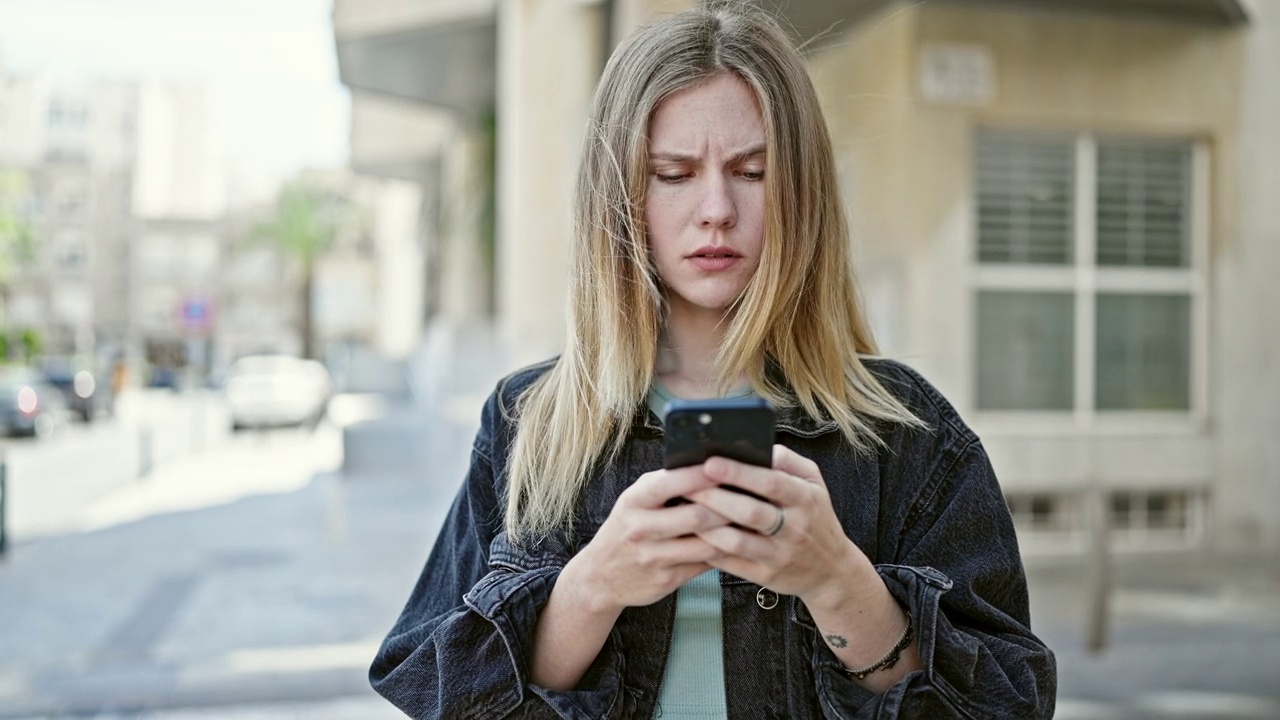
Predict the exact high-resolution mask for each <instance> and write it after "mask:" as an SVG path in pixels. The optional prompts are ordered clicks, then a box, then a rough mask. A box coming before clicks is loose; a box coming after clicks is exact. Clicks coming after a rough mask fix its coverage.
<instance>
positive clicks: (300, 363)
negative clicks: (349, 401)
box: [227, 355, 333, 430]
mask: <svg viewBox="0 0 1280 720" xmlns="http://www.w3.org/2000/svg"><path fill="white" fill-rule="evenodd" d="M332 392H333V383H332V381H331V380H330V378H329V371H328V370H326V369H325V367H324V365H321V364H320V363H318V362H316V361H315V360H302V359H300V358H296V357H291V356H288V355H248V356H245V357H242V358H240V359H239V360H237V361H235V362H234V363H232V365H231V369H230V370H229V371H228V373H227V401H228V403H229V405H230V407H231V425H232V427H233V428H234V429H236V430H240V429H243V428H250V427H278V426H289V425H308V424H309V425H312V426H314V425H315V424H316V423H319V422H320V419H321V418H322V417H324V413H325V408H326V407H327V406H328V403H329V397H330V395H331V394H332Z"/></svg>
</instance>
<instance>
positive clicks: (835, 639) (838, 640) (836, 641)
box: [827, 635, 849, 649]
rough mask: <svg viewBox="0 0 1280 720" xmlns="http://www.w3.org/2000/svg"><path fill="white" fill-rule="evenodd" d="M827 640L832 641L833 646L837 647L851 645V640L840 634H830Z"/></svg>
mask: <svg viewBox="0 0 1280 720" xmlns="http://www.w3.org/2000/svg"><path fill="white" fill-rule="evenodd" d="M827 642H829V643H831V647H833V648H837V649H839V648H845V647H849V641H848V640H845V639H844V638H842V637H840V636H839V635H828V636H827Z"/></svg>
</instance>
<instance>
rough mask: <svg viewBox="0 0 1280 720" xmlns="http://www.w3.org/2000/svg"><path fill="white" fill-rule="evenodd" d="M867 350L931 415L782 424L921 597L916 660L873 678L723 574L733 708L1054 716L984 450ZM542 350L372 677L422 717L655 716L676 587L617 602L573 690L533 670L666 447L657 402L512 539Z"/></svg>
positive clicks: (1049, 666)
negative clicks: (549, 683) (539, 522)
mask: <svg viewBox="0 0 1280 720" xmlns="http://www.w3.org/2000/svg"><path fill="white" fill-rule="evenodd" d="M867 365H868V367H869V369H871V371H872V372H873V373H875V374H876V376H877V377H878V378H879V379H880V381H881V382H882V383H883V384H884V385H885V387H886V388H887V389H888V390H889V391H890V392H892V393H894V394H895V395H896V396H897V397H898V398H900V399H901V400H902V401H903V402H904V403H905V404H906V405H907V406H908V407H909V408H910V409H911V410H912V411H913V412H915V413H916V415H917V416H918V417H919V418H920V419H922V420H924V421H925V422H926V423H927V424H928V426H929V428H928V429H927V430H915V429H910V428H906V427H904V426H902V425H899V424H888V423H880V424H879V426H878V430H879V432H880V433H881V437H882V438H883V440H884V441H885V444H886V445H885V447H882V448H880V449H879V450H878V451H876V452H874V453H865V452H864V453H856V452H855V451H854V450H853V448H852V447H851V446H850V445H849V443H848V442H847V441H846V440H845V438H844V437H843V435H842V434H841V433H840V431H839V429H838V428H837V427H836V425H835V423H834V422H831V421H823V420H815V419H813V418H810V417H808V416H806V415H804V414H803V412H802V411H799V410H795V409H791V410H783V411H782V412H780V413H779V419H778V424H777V442H779V443H781V444H783V445H786V446H787V447H789V448H791V449H792V450H794V451H796V452H797V453H799V454H801V455H804V456H805V457H808V458H810V459H812V460H813V461H815V462H816V463H817V464H818V466H819V467H820V468H821V471H822V477H823V478H824V480H825V481H826V484H827V487H828V489H829V491H830V496H831V500H832V503H833V505H834V508H835V512H836V515H837V516H838V517H839V519H840V522H841V524H842V525H843V527H844V530H845V532H846V533H847V534H848V536H849V537H850V538H851V539H852V540H853V541H854V542H855V543H857V545H858V547H860V548H861V549H862V551H863V552H864V553H866V555H867V557H868V558H870V559H871V561H872V562H873V563H875V565H876V569H877V570H878V571H879V573H880V575H881V577H882V578H883V579H884V581H885V584H886V585H887V586H888V588H889V591H890V592H891V593H892V594H893V595H894V597H895V598H896V599H897V600H898V602H900V603H901V604H902V605H903V607H905V608H909V609H910V611H911V615H912V618H913V619H914V624H915V627H916V638H917V642H918V647H919V653H920V660H921V662H922V664H923V670H919V671H915V672H911V673H909V674H907V675H906V676H905V677H904V678H902V680H901V681H899V682H898V683H897V684H896V685H894V686H893V687H892V688H890V689H889V690H887V691H885V692H883V693H880V694H873V693H872V692H870V691H868V690H866V689H864V688H862V687H861V686H860V685H858V684H857V683H855V682H854V681H853V680H852V679H851V678H850V677H849V676H848V675H847V674H846V673H845V672H844V670H843V666H842V665H841V663H840V661H839V660H838V659H836V657H835V655H833V654H832V653H831V651H830V650H829V649H828V648H827V646H826V644H825V643H824V642H823V641H822V640H821V637H820V633H819V632H818V630H817V628H816V627H815V626H814V622H813V619H812V617H811V616H810V615H809V612H808V611H807V610H806V608H805V606H804V603H802V602H801V601H800V600H799V599H798V598H795V597H792V596H783V597H781V598H779V597H778V596H777V594H776V593H774V592H773V591H772V590H769V589H767V588H761V587H760V586H757V585H754V584H752V583H750V582H747V581H746V580H743V579H741V578H737V577H734V576H732V575H730V574H728V573H721V590H722V617H723V628H724V669H725V677H724V683H725V695H726V700H727V703H728V705H727V706H728V715H729V717H730V718H742V719H744V720H746V719H747V718H750V719H751V720H756V719H759V718H788V719H794V720H808V719H809V718H896V717H911V718H948V717H961V718H1042V717H1044V718H1047V717H1051V716H1052V714H1053V709H1054V700H1055V692H1056V686H1057V673H1056V667H1055V663H1054V657H1053V654H1052V653H1051V652H1050V651H1049V649H1048V648H1047V647H1045V645H1044V643H1042V642H1041V641H1040V640H1039V639H1038V638H1037V637H1036V636H1035V635H1034V634H1032V632H1031V629H1030V617H1029V610H1028V603H1027V586H1026V577H1025V575H1024V572H1023V568H1022V561H1021V559H1020V557H1019V553H1018V545H1017V538H1016V537H1015V536H1014V530H1013V524H1012V522H1011V519H1010V516H1009V511H1008V508H1007V506H1006V505H1005V501H1004V497H1003V495H1002V494H1001V491H1000V487H999V485H998V484H997V483H996V478H995V475H994V473H993V471H992V469H991V465H990V463H989V462H988V460H987V456H986V453H985V451H984V450H983V448H982V445H981V443H980V442H979V441H978V438H977V437H976V436H975V435H974V433H973V432H972V431H971V430H970V429H969V428H968V427H966V426H965V424H964V423H963V422H962V421H961V420H960V418H959V417H958V415H957V414H956V412H955V410H954V409H952V407H951V406H950V405H949V404H948V403H947V401H946V400H945V399H944V398H943V397H942V396H941V395H940V394H939V393H938V391H937V390H935V389H934V388H933V387H932V386H931V385H930V384H929V383H928V382H926V381H925V380H924V379H923V378H921V377H920V376H919V375H917V374H916V373H915V372H914V371H912V370H910V369H909V368H907V367H905V366H904V365H901V364H899V363H896V362H891V361H885V360H872V361H868V363H867ZM548 367H550V365H549V364H546V363H544V364H542V365H538V366H534V367H531V368H527V369H525V370H522V371H519V372H516V373H514V374H513V375H511V376H508V377H507V378H505V379H504V380H502V381H501V382H500V383H499V384H498V386H497V388H496V390H495V391H494V393H493V394H492V395H491V396H490V397H489V399H488V401H487V402H486V404H485V406H484V410H483V412H482V417H481V427H480V430H479V432H478V434H477V436H476V440H475V445H474V447H473V449H472V453H471V466H470V469H469V471H468V473H467V477H466V481H465V483H464V484H463V487H462V488H461V490H460V491H459V493H458V495H457V497H456V499H455V500H454V502H453V506H452V508H451V510H450V512H449V515H448V517H447V519H446V520H445V523H444V526H443V528H442V529H441V531H440V535H439V537H438V539H437V540H436V543H435V546H434V547H433V549H432V551H431V555H430V558H429V559H428V560H427V564H426V568H425V569H424V570H423V572H422V575H421V577H420V578H419V579H418V582H417V585H416V586H415V587H414V589H413V593H412V595H411V596H410V598H409V601H408V604H407V605H406V606H405V608H404V611H403V612H402V614H401V616H400V618H399V620H398V621H397V622H396V624H395V627H394V628H393V629H392V630H391V633H390V634H389V635H388V636H387V638H386V640H385V641H384V642H383V644H382V647H381V649H380V650H379V651H378V654H377V657H376V658H375V659H374V662H373V666H372V667H371V668H370V673H369V674H370V680H371V682H372V683H373V686H374V688H375V689H376V690H377V691H378V692H379V693H381V694H382V695H384V696H385V697H386V698H388V699H389V700H391V701H392V702H393V703H395V704H396V705H397V706H398V707H399V708H400V709H401V710H403V711H404V712H405V713H407V714H408V715H409V716H411V717H413V718H449V719H450V720H463V719H465V718H506V717H514V718H574V719H581V720H604V719H610V720H612V719H618V720H622V719H624V718H643V719H645V720H648V718H653V717H655V716H659V715H660V713H661V709H660V708H659V707H657V699H658V697H659V691H660V689H661V686H662V680H663V672H664V669H665V667H666V664H667V654H668V652H669V651H670V646H671V632H672V627H673V623H674V619H675V612H676V605H675V594H674V593H673V594H671V595H669V596H667V597H666V598H664V599H662V600H660V601H658V602H656V603H654V604H652V605H648V606H645V607H632V608H627V609H626V610H624V611H623V612H622V615H621V616H620V617H619V619H618V621H617V623H616V624H615V626H614V628H613V630H612V631H611V632H610V634H609V637H608V639H607V640H606V642H605V644H604V647H603V648H602V649H601V651H600V654H599V655H598V656H597V657H596V659H595V661H594V662H593V663H592V665H591V666H590V668H589V669H588V670H587V672H586V674H585V675H584V676H583V678H582V680H581V682H579V684H578V685H577V687H576V688H574V689H573V690H570V691H555V690H550V689H547V688H544V687H539V686H537V685H535V684H533V683H532V682H531V681H530V678H529V659H530V656H531V653H532V647H533V633H534V627H535V624H536V622H537V619H538V613H539V611H540V610H541V609H542V607H543V605H544V604H545V603H546V601H547V598H548V597H549V596H550V594H551V590H552V588H553V586H554V585H555V583H556V578H557V577H558V576H559V574H560V570H561V569H562V568H563V567H564V566H565V564H566V563H567V562H568V560H569V559H570V558H571V557H573V555H574V554H575V553H576V552H577V551H578V550H579V549H580V548H581V547H583V546H584V545H585V544H586V543H587V542H588V541H590V540H591V538H592V537H594V534H595V532H596V530H597V529H598V528H599V527H600V525H601V524H602V523H603V522H604V520H605V518H606V517H607V516H608V514H609V511H610V509H611V508H612V507H613V504H614V501H615V500H616V499H617V497H618V495H619V494H620V493H621V492H622V491H623V490H624V489H625V488H626V487H627V486H628V485H629V484H630V483H631V482H633V481H634V480H635V479H636V478H638V477H639V476H640V475H641V474H643V473H645V472H648V471H651V470H655V469H658V468H660V467H661V466H662V452H663V442H662V428H661V426H660V425H659V424H658V422H657V420H656V418H654V417H653V415H652V414H651V413H650V412H649V411H648V409H647V406H646V407H639V408H637V417H636V422H635V423H633V429H632V431H631V434H630V436H629V437H628V438H627V442H626V444H625V446H624V449H623V450H622V452H621V455H620V456H619V458H618V460H617V461H616V462H614V463H612V464H609V465H604V464H601V465H600V467H598V469H597V470H596V471H595V473H594V474H593V476H592V478H591V479H590V482H589V483H588V485H587V487H586V489H585V491H584V493H583V497H582V498H581V499H580V502H579V505H578V511H577V514H576V517H575V520H574V522H573V529H572V532H570V531H567V530H566V531H564V532H558V533H554V534H552V535H551V536H548V537H545V538H543V539H541V540H539V541H537V542H534V543H524V544H521V545H520V546H516V545H514V544H513V543H511V542H509V541H508V539H507V535H506V533H505V532H504V531H503V516H504V511H505V508H504V505H503V504H502V500H501V499H502V497H503V486H504V483H505V482H506V476H507V473H506V459H507V455H508V450H509V449H510V446H511V443H512V442H513V440H514V437H515V425H514V423H513V421H512V420H511V418H510V410H511V408H512V407H513V406H514V403H515V400H516V398H517V397H518V396H519V395H520V393H521V392H522V391H523V390H524V389H525V388H527V387H528V386H529V384H530V383H531V382H533V381H534V380H535V379H536V378H537V377H538V376H539V375H540V374H541V373H543V372H545V371H546V369H547V368H548Z"/></svg>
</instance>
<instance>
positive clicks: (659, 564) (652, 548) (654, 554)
mask: <svg viewBox="0 0 1280 720" xmlns="http://www.w3.org/2000/svg"><path fill="white" fill-rule="evenodd" d="M642 554H643V556H644V560H643V562H642V563H641V564H642V565H645V566H648V567H651V568H655V569H656V568H667V569H670V568H671V567H673V566H676V565H689V564H691V563H707V562H710V561H712V560H715V559H717V558H719V557H720V556H721V555H722V554H723V553H722V552H721V551H720V549H719V548H717V547H716V546H714V545H712V544H711V543H709V542H707V541H706V540H703V539H702V538H700V537H698V536H697V535H689V536H687V537H679V538H673V539H671V540H661V541H658V542H655V543H649V545H648V547H647V548H645V549H644V551H643V553H642Z"/></svg>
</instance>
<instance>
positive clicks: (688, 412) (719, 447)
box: [663, 398, 774, 505]
mask: <svg viewBox="0 0 1280 720" xmlns="http://www.w3.org/2000/svg"><path fill="white" fill-rule="evenodd" d="M773 424H774V412H773V407H772V406H770V405H769V403H768V402H766V401H765V400H764V399H763V398H732V399H727V400H672V401H671V402H670V403H668V404H667V416H666V418H665V420H664V421H663V427H664V429H665V433H666V450H665V453H664V460H663V467H665V468H666V469H668V470H674V469H676V468H682V467H688V466H689V465H698V464H701V463H704V462H706V461H707V458H709V457H712V456H720V457H727V458H730V459H732V460H737V461H739V462H744V463H747V464H749V465H759V466H760V467H773ZM724 487H725V489H727V490H736V491H737V492H740V493H743V494H744V495H750V496H752V497H754V498H757V499H760V500H764V498H761V497H760V496H759V495H756V494H755V493H751V492H748V491H746V490H743V489H742V488H736V487H733V486H731V485H725V486H724ZM682 502H688V500H685V499H684V498H673V499H672V500H671V501H670V502H668V503H667V504H668V505H675V504H679V503H682ZM766 502H767V501H766Z"/></svg>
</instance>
